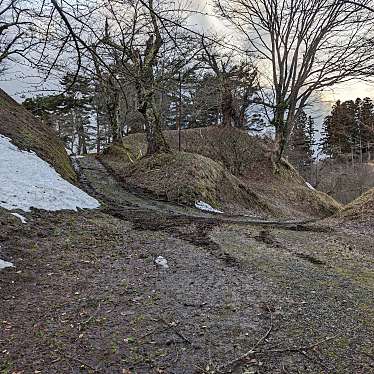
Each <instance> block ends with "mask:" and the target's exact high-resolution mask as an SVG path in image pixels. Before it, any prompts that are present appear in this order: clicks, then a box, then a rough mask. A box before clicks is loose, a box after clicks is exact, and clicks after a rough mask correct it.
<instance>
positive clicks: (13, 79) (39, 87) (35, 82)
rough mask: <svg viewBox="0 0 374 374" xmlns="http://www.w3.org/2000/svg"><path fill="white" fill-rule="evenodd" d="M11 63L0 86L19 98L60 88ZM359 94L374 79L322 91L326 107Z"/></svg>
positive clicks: (369, 92)
mask: <svg viewBox="0 0 374 374" xmlns="http://www.w3.org/2000/svg"><path fill="white" fill-rule="evenodd" d="M191 7H192V8H195V9H196V8H198V9H199V10H200V11H202V12H206V13H207V14H210V15H213V14H214V10H213V9H212V7H211V5H210V3H209V2H207V1H205V0H192V2H191ZM191 23H192V24H191V26H192V25H195V27H198V28H203V29H204V30H205V31H209V30H210V31H211V30H214V31H215V32H217V33H223V34H225V35H226V36H227V35H228V32H229V31H228V28H227V27H225V26H224V25H223V23H222V21H221V20H219V19H217V18H215V17H213V16H204V15H194V16H193V17H191ZM8 65H9V69H8V71H7V73H6V75H5V77H1V78H0V87H1V88H2V89H4V90H5V91H6V92H8V93H9V94H10V95H11V96H13V97H14V98H15V99H16V100H18V101H22V100H23V99H24V98H25V97H30V96H34V95H36V94H38V93H41V92H44V93H51V91H49V90H52V91H53V90H54V89H58V86H57V85H56V81H55V80H53V79H49V81H48V83H44V82H43V79H41V78H40V77H39V78H38V77H37V76H38V74H37V72H36V71H34V70H32V69H30V68H28V67H25V66H21V65H17V64H14V63H9V64H8ZM357 97H361V98H364V97H372V98H373V99H374V83H372V84H370V83H364V82H360V81H355V82H350V83H346V84H344V85H339V86H336V87H333V88H331V89H328V90H325V91H324V92H323V93H322V95H321V98H322V100H323V101H324V102H325V105H324V106H325V107H326V108H330V107H331V105H332V103H334V102H335V101H337V100H349V99H352V100H354V99H356V98H357Z"/></svg>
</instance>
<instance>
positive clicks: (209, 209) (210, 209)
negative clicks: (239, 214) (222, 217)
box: [195, 201, 223, 214]
mask: <svg viewBox="0 0 374 374" xmlns="http://www.w3.org/2000/svg"><path fill="white" fill-rule="evenodd" d="M195 207H196V208H197V209H200V210H203V211H204V212H211V213H220V214H222V213H223V212H222V211H220V210H218V209H214V208H213V207H212V206H210V205H209V204H208V203H204V201H198V202H196V203H195Z"/></svg>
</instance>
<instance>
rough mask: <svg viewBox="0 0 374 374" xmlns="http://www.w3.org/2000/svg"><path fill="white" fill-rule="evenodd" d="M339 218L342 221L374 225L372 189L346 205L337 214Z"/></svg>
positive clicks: (373, 195) (373, 196)
mask: <svg viewBox="0 0 374 374" xmlns="http://www.w3.org/2000/svg"><path fill="white" fill-rule="evenodd" d="M339 217H341V218H343V219H344V220H350V221H357V222H368V223H372V224H374V188H372V189H371V190H369V191H367V192H366V193H364V194H363V195H361V196H360V197H359V198H357V199H356V200H354V201H353V202H352V203H350V204H348V205H346V206H345V207H344V208H343V209H342V210H341V211H340V212H339Z"/></svg>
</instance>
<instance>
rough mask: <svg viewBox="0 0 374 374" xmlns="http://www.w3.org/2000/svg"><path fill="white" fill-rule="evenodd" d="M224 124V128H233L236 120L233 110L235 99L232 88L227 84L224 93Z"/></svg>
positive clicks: (222, 105)
mask: <svg viewBox="0 0 374 374" xmlns="http://www.w3.org/2000/svg"><path fill="white" fill-rule="evenodd" d="M221 107H222V117H223V119H222V124H223V126H230V127H231V126H232V122H233V119H234V110H233V97H232V92H231V88H230V86H229V85H228V84H227V83H224V86H223V93H222V104H221Z"/></svg>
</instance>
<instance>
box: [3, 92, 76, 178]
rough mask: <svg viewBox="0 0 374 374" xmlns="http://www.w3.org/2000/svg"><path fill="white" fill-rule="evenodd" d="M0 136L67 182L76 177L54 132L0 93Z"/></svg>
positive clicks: (7, 96) (4, 94)
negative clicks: (34, 154)
mask: <svg viewBox="0 0 374 374" xmlns="http://www.w3.org/2000/svg"><path fill="white" fill-rule="evenodd" d="M0 134H1V135H4V136H6V137H8V138H10V139H11V141H12V143H13V144H15V145H16V146H17V147H18V148H20V149H22V150H28V151H29V150H31V151H33V152H35V153H36V154H37V155H38V156H39V157H40V158H41V159H43V160H45V161H47V162H48V163H49V164H50V165H52V166H53V167H54V169H55V170H56V171H57V172H58V173H59V174H60V175H61V176H62V177H63V178H64V179H66V180H67V181H69V182H72V183H76V182H77V176H76V174H75V171H74V169H73V167H72V165H71V162H70V159H69V156H68V155H67V153H66V150H65V148H64V145H63V143H62V142H61V141H60V140H59V139H58V137H57V136H56V134H55V133H54V131H53V130H52V129H51V128H49V127H48V126H47V125H45V124H43V123H42V122H41V121H40V120H38V119H36V118H35V117H34V116H33V115H32V114H31V113H29V112H28V111H27V110H26V109H25V108H23V107H22V106H21V105H20V104H18V103H17V102H16V101H15V100H13V99H12V98H11V97H10V96H9V95H8V94H7V93H5V92H4V91H3V90H2V89H0Z"/></svg>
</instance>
